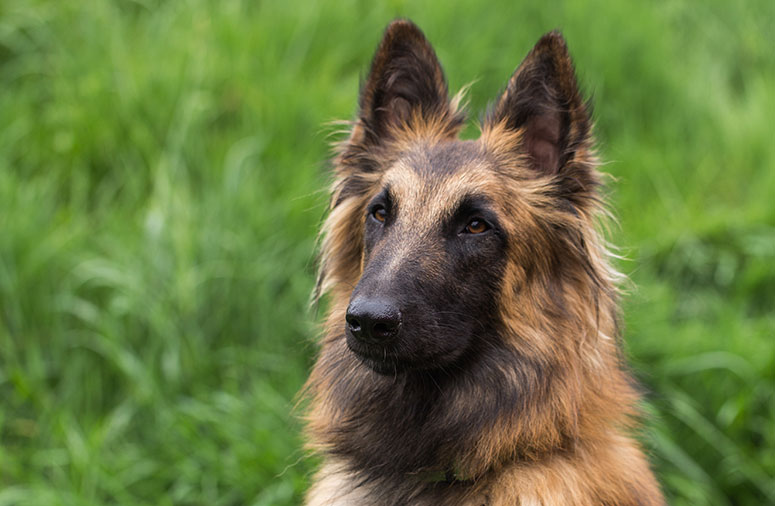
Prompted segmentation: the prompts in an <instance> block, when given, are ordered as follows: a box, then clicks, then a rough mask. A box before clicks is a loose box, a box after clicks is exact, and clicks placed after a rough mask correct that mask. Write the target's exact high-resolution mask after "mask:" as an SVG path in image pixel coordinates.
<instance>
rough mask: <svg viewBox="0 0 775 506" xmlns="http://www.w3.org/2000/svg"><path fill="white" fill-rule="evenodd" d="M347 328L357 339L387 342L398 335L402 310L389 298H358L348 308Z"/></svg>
mask: <svg viewBox="0 0 775 506" xmlns="http://www.w3.org/2000/svg"><path fill="white" fill-rule="evenodd" d="M345 320H346V321H347V330H349V331H350V332H351V333H352V335H353V337H355V338H356V339H358V340H360V341H363V342H366V343H371V344H379V343H385V342H386V341H389V340H390V339H393V338H394V337H396V336H397V335H398V330H399V328H400V327H401V311H399V310H398V306H396V304H395V303H393V302H392V301H391V300H389V299H383V298H356V299H355V300H353V301H352V302H350V307H348V308H347V316H345Z"/></svg>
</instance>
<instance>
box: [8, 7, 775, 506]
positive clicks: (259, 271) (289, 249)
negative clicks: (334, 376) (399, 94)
mask: <svg viewBox="0 0 775 506" xmlns="http://www.w3.org/2000/svg"><path fill="white" fill-rule="evenodd" d="M496 4H497V5H496ZM397 15H402V16H409V17H411V18H413V19H414V20H415V21H416V22H418V24H420V26H421V27H423V29H424V30H425V31H426V34H427V35H428V36H429V38H430V39H431V40H432V42H433V43H434V45H435V46H436V48H437V51H438V53H439V56H440V58H441V60H442V63H443V64H444V65H445V68H446V69H447V72H448V77H449V79H450V82H451V85H452V87H453V88H454V89H457V88H459V87H460V86H462V85H464V84H466V83H469V82H471V81H475V82H474V84H473V86H472V88H471V93H470V98H471V106H472V109H473V110H474V111H479V110H481V108H482V107H484V105H485V104H486V103H487V102H488V100H491V99H492V98H494V97H495V95H496V93H497V92H498V90H499V89H500V88H501V87H502V86H503V85H504V84H505V82H506V79H507V78H508V76H509V75H510V74H511V72H512V71H513V69H514V67H515V66H516V65H517V64H518V63H519V61H520V60H521V58H522V56H523V55H524V54H525V53H526V52H527V50H528V49H529V48H530V47H531V45H532V44H533V43H534V42H535V41H536V40H537V38H538V37H539V36H540V35H541V34H542V33H543V32H545V31H547V30H549V29H552V28H555V27H558V28H560V29H562V30H563V32H564V33H565V35H566V37H567V38H568V40H569V44H570V47H571V51H572V53H573V54H574V57H575V59H576V63H577V67H578V69H579V74H580V78H581V80H582V82H583V84H584V87H585V88H586V89H587V90H588V91H589V92H591V93H593V94H594V98H595V103H596V119H597V126H598V129H597V132H598V136H599V139H600V146H601V151H602V154H603V157H604V158H605V160H607V161H608V163H607V164H606V165H605V167H604V168H605V170H606V171H607V172H609V173H611V174H612V175H614V176H615V177H616V179H617V182H616V183H615V184H614V185H613V186H612V188H611V192H612V200H613V207H614V208H615V209H616V213H617V215H618V216H619V222H620V225H619V226H618V227H616V228H615V229H614V232H613V234H612V236H613V237H612V240H613V242H614V243H616V244H618V245H620V246H622V248H623V252H624V254H625V256H626V257H628V258H629V260H627V261H623V262H622V263H621V265H620V267H621V268H622V269H623V270H624V271H626V272H627V273H629V274H630V276H631V278H632V280H633V282H634V283H633V286H634V287H633V288H631V289H630V294H629V295H628V297H627V299H626V304H625V311H626V322H627V327H626V333H625V334H626V335H625V337H626V339H627V342H628V352H629V354H630V356H631V357H632V360H633V363H634V367H635V369H636V371H637V373H638V375H639V377H640V378H641V380H642V382H643V383H644V385H645V387H646V389H647V391H648V392H649V413H650V414H651V416H650V418H649V419H648V424H647V429H646V430H645V432H644V439H645V441H646V444H647V446H648V447H649V449H650V452H651V454H652V456H653V461H654V463H655V466H656V468H657V471H658V473H659V476H660V480H661V481H662V483H663V484H664V486H665V488H666V491H667V493H668V495H669V498H670V501H671V504H674V505H702V504H719V505H747V504H751V505H758V504H775V430H774V429H773V427H774V426H775V425H773V424H775V201H773V197H772V196H773V194H775V142H774V141H773V126H772V122H773V117H775V92H774V91H773V90H775V53H774V52H773V50H772V48H773V47H775V36H773V26H775V4H773V3H772V2H771V1H768V0H756V1H749V2H745V3H737V2H728V1H725V0H724V1H722V0H712V1H708V2H691V1H689V0H674V1H669V2H668V1H662V2H641V3H631V4H629V5H625V4H624V3H621V4H615V3H613V2H603V1H593V2H559V1H549V2H543V3H535V2H511V1H503V2H481V4H478V3H476V2H473V1H465V2H453V3H448V4H441V3H438V2H402V1H393V2H388V3H384V4H380V5H372V2H366V1H343V2H337V3H333V2H332V3H323V2H317V1H309V2H297V1H286V2H278V1H263V2H251V1H248V0H245V1H239V0H222V1H217V2H216V1H212V2H204V1H199V0H187V1H180V2H172V1H170V2H164V1H161V0H157V1H154V0H134V1H132V0H121V1H119V0H116V1H113V2H108V1H100V0H83V1H80V2H63V1H53V0H52V1H39V0H5V1H4V2H2V3H0V90H2V91H0V399H2V403H1V404H0V445H1V446H0V506H2V505H43V504H45V505H57V504H61V505H87V504H88V505H92V504H122V505H140V504H149V505H150V504H154V505H155V504H161V505H164V504H177V505H195V504H203V505H204V504H207V505H240V504H248V505H269V504H271V505H277V504H298V503H299V502H300V500H301V497H302V494H303V491H304V489H305V487H306V486H307V483H308V480H309V475H310V472H311V470H312V469H313V465H312V463H310V462H309V461H308V460H307V459H304V458H303V457H304V452H303V451H302V450H301V447H302V442H301V438H300V436H299V425H300V424H299V422H298V421H297V420H296V419H295V418H294V416H293V415H292V414H290V411H291V408H292V406H293V398H294V395H295V393H296V392H297V391H298V389H299V388H300V386H301V384H302V382H303V381H304V378H305V376H306V372H307V370H308V367H309V365H310V363H311V361H312V357H313V356H314V351H315V346H314V336H315V335H316V332H317V330H316V326H315V324H314V322H315V320H316V315H315V314H311V312H310V311H309V310H308V309H307V301H308V296H309V292H310V290H311V286H312V283H313V278H314V268H315V267H314V246H315V234H316V230H317V227H318V225H319V223H320V219H321V217H322V215H323V213H324V211H325V204H326V195H325V192H324V191H322V189H323V188H325V186H326V182H327V181H328V178H327V174H326V165H325V159H326V157H327V156H328V153H329V148H328V145H327V143H328V142H329V138H328V137H327V133H328V131H329V129H328V128H327V127H325V124H326V123H327V122H329V121H330V120H334V119H341V118H349V117H351V116H352V114H353V112H354V108H355V102H356V97H357V91H358V83H359V78H360V77H362V76H363V75H364V72H365V71H366V69H367V68H368V63H369V59H370V57H371V54H372V51H373V49H374V47H375V45H376V43H377V42H378V39H379V36H380V34H381V30H382V29H383V28H384V25H385V24H386V23H387V22H388V21H389V20H390V19H392V18H393V17H395V16H397ZM467 132H468V135H473V133H474V132H475V129H473V128H469V129H468V130H467Z"/></svg>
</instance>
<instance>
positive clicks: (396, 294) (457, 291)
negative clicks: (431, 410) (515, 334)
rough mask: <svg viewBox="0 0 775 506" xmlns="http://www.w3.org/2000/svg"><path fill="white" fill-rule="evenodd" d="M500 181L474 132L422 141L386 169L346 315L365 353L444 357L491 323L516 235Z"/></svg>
mask: <svg viewBox="0 0 775 506" xmlns="http://www.w3.org/2000/svg"><path fill="white" fill-rule="evenodd" d="M496 186H497V177H496V174H495V173H494V171H493V170H492V168H491V167H490V165H489V163H488V162H487V160H486V158H485V157H484V151H483V148H482V147H481V146H480V145H479V144H478V143H475V142H470V141H469V142H464V141H449V142H442V143H438V144H433V145H423V144H422V143H419V144H417V145H416V146H414V147H413V149H412V150H410V151H408V152H406V153H402V154H401V156H400V157H399V158H397V159H396V160H395V161H394V162H392V163H391V165H390V167H389V168H387V169H385V171H384V175H383V177H382V178H381V181H380V184H379V185H378V186H377V187H376V189H375V190H376V191H374V196H373V197H372V198H371V199H370V200H368V202H367V204H366V206H365V208H364V209H363V224H362V227H363V230H362V234H363V246H364V248H363V272H362V275H361V278H360V280H359V282H358V284H357V286H356V288H355V290H353V293H352V297H351V300H350V305H349V307H348V310H347V316H346V334H347V343H348V346H349V347H350V349H351V350H352V351H353V352H354V353H356V354H357V355H358V356H359V357H360V358H361V359H362V360H363V362H364V363H366V364H367V365H369V366H370V367H372V368H373V369H374V370H376V371H378V372H382V373H390V374H392V373H395V372H400V371H402V370H404V369H408V368H419V369H426V368H438V367H444V366H446V365H450V364H452V363H453V362H455V361H456V360H458V359H460V357H461V356H462V355H463V354H465V353H466V352H467V351H468V350H469V348H470V344H471V342H472V341H473V340H474V339H477V338H478V339H484V338H485V335H486V334H487V333H489V329H491V328H492V325H493V324H494V322H495V321H496V320H497V318H498V315H497V309H496V308H497V304H496V300H495V298H496V297H497V293H498V290H499V286H500V280H501V277H502V267H503V264H504V261H505V257H506V244H507V240H508V239H507V233H506V230H505V228H504V227H503V226H502V224H501V223H502V221H503V219H504V218H503V216H502V211H501V209H499V205H498V202H496V201H495V200H494V199H493V198H492V197H490V196H488V192H487V189H488V188H494V187H496Z"/></svg>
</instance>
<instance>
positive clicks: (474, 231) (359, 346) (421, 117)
mask: <svg viewBox="0 0 775 506" xmlns="http://www.w3.org/2000/svg"><path fill="white" fill-rule="evenodd" d="M459 102H460V97H459V96H457V97H454V98H451V99H450V97H449V96H448V89H447V84H446V80H445V78H444V74H443V71H442V68H441V65H440V64H439V62H438V60H437V58H436V55H435V53H434V51H433V49H432V48H431V46H430V44H429V43H428V41H427V40H426V39H425V37H424V36H423V34H422V32H421V31H420V30H419V29H418V28H417V27H416V26H415V25H414V24H412V23H411V22H409V21H404V20H399V21H395V22H393V23H392V24H391V25H390V26H389V27H388V28H387V30H386V32H385V34H384V37H383V39H382V42H381V43H380V45H379V48H378V49H377V53H376V55H375V57H374V60H373V62H372V65H371V70H370V73H369V75H368V78H367V79H366V81H365V83H364V86H363V88H362V91H361V95H360V101H359V106H360V111H359V115H358V119H357V120H356V121H355V122H354V124H353V127H352V130H351V131H350V135H349V138H348V139H347V140H346V141H345V142H343V143H342V144H341V145H340V146H339V154H338V156H337V159H336V162H335V166H336V176H337V179H336V181H335V183H334V192H333V197H332V210H331V214H330V216H329V218H328V220H327V223H326V227H325V229H324V233H325V239H324V243H323V265H322V271H321V279H320V289H321V290H322V291H331V292H332V293H333V297H334V301H333V302H334V308H335V309H334V311H333V312H332V321H330V322H329V325H333V326H336V325H339V326H340V327H339V328H340V329H343V332H344V334H345V336H346V341H347V345H348V347H349V349H350V350H351V351H352V352H353V353H355V354H356V355H357V356H358V357H359V359H360V360H361V361H362V362H363V363H364V364H366V365H367V366H369V367H370V368H372V369H373V370H375V371H377V372H379V373H383V374H386V373H387V374H394V373H399V372H401V371H404V370H416V369H423V370H426V369H437V368H446V367H453V366H454V365H455V364H456V363H458V362H460V361H462V360H466V359H468V358H469V357H471V356H472V355H473V354H474V353H475V352H478V351H477V350H482V349H487V348H488V347H492V346H499V345H500V344H502V343H499V342H498V340H502V339H503V336H504V335H512V338H513V339H518V340H521V343H520V346H522V347H523V348H525V349H536V347H541V346H543V347H547V346H553V344H552V343H546V342H541V343H538V342H532V341H531V335H533V334H535V335H538V334H540V335H546V330H547V329H541V330H540V331H539V330H536V329H533V328H532V327H535V326H541V325H550V326H551V325H558V324H557V321H558V318H556V316H557V315H558V314H562V313H563V312H567V311H569V307H570V306H569V305H568V301H567V298H568V297H581V296H584V294H583V293H581V292H579V286H583V284H584V282H585V281H584V280H582V279H581V278H582V277H585V276H587V277H592V278H594V277H595V276H596V272H597V269H595V266H591V265H590V264H589V263H590V259H594V258H595V257H596V256H599V252H597V251H590V245H589V244H587V242H586V241H585V238H584V232H583V231H584V230H585V229H587V228H590V221H591V219H592V218H591V214H592V207H593V206H594V205H595V202H596V187H597V183H598V180H597V175H596V173H595V171H594V168H593V162H594V159H593V155H592V154H591V139H590V119H589V115H588V112H587V108H586V107H585V104H584V102H583V101H582V99H581V95H580V93H579V91H578V87H577V82H576V78H575V75H574V70H573V65H572V63H571V60H570V57H569V55H568V51H567V48H566V45H565V41H564V40H563V38H562V36H561V35H560V34H559V33H557V32H551V33H549V34H547V35H545V36H543V37H542V38H541V39H540V40H539V41H538V43H537V44H536V46H535V47H534V48H533V49H532V50H531V51H530V53H529V54H528V55H527V56H526V58H525V59H524V61H523V62H522V64H521V65H520V66H519V67H518V68H517V70H516V71H515V72H514V75H513V76H512V77H511V79H510V80H509V82H508V84H507V87H506V89H505V91H504V92H503V93H502V95H501V96H500V97H499V98H498V99H497V100H496V101H495V103H494V105H493V106H492V108H491V110H490V112H489V114H488V115H487V116H486V118H485V120H484V121H483V124H482V126H481V136H480V137H479V139H477V140H475V141H464V140H460V139H458V133H459V130H460V128H461V126H462V125H463V122H464V116H463V114H462V113H461V112H460V110H459V109H458V106H459ZM582 292H583V290H582ZM336 308H339V310H337V309H336ZM559 321H561V320H559ZM504 326H507V327H509V328H510V330H511V332H510V333H509V332H505V333H504V332H502V329H503V327H504ZM339 335H341V334H339ZM474 343H478V345H476V346H475V345H474Z"/></svg>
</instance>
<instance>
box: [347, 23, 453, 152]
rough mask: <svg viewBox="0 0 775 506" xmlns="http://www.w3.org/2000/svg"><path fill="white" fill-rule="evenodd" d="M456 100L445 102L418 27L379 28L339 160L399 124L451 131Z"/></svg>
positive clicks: (438, 72) (440, 75) (440, 77)
mask: <svg viewBox="0 0 775 506" xmlns="http://www.w3.org/2000/svg"><path fill="white" fill-rule="evenodd" d="M456 102H457V101H453V102H452V103H451V102H450V100H449V96H448V88H447V82H446V79H445V78H444V71H443V70H442V68H441V64H440V63H439V60H438V58H437V57H436V53H435V52H434V51H433V47H431V45H430V43H429V42H428V40H427V39H426V38H425V35H423V33H422V31H420V29H419V28H418V27H417V26H416V25H415V24H414V23H412V22H411V21H408V20H404V19H398V20H395V21H393V22H392V23H390V25H388V27H387V28H386V29H385V33H384V35H383V37H382V41H381V42H380V44H379V47H378V48H377V52H376V53H375V55H374V59H373V60H372V62H371V70H370V71H369V76H368V77H367V79H366V82H365V83H364V85H363V87H362V89H361V95H360V99H359V101H358V103H359V106H360V107H359V108H360V110H359V114H358V121H357V122H356V124H355V125H354V127H353V131H352V134H351V136H350V139H349V140H348V141H347V144H348V146H347V147H346V149H345V151H344V153H343V160H342V161H344V162H347V161H348V158H349V156H348V155H357V152H358V150H359V149H358V148H368V147H373V146H375V145H379V144H382V143H384V142H385V141H386V140H389V139H391V138H393V137H395V132H396V131H397V130H400V129H402V128H407V129H410V130H413V131H415V132H417V133H422V131H423V130H425V131H431V132H432V133H436V134H441V135H443V136H451V135H454V134H456V133H457V131H458V130H459V129H460V127H461V126H462V124H463V122H464V120H465V117H464V115H463V114H461V113H459V112H458V111H457V103H456ZM418 123H419V124H418ZM348 147H349V148H351V149H347V148H348Z"/></svg>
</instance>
